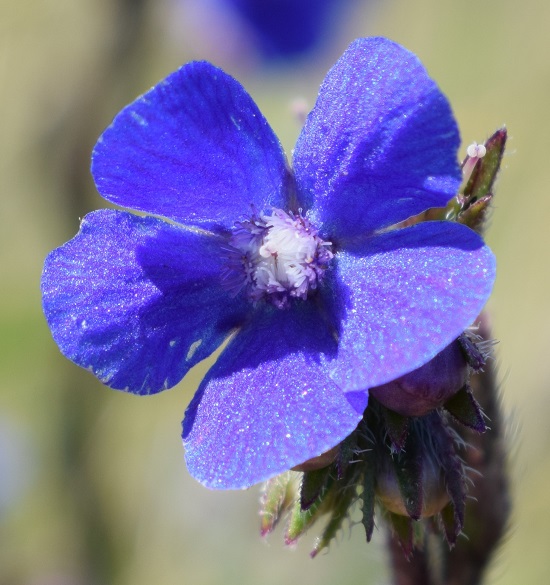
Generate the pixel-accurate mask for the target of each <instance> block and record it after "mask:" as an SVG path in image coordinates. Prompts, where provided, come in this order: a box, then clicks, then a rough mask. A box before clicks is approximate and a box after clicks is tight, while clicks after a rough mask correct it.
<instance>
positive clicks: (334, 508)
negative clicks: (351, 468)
mask: <svg viewBox="0 0 550 585" xmlns="http://www.w3.org/2000/svg"><path fill="white" fill-rule="evenodd" d="M356 499H357V488H356V485H355V483H351V484H349V485H347V486H346V487H344V488H341V487H339V489H338V494H337V495H336V496H335V497H334V499H333V500H332V502H331V506H330V509H329V515H330V516H329V520H328V523H327V525H326V526H325V529H324V530H323V533H322V534H321V536H320V538H319V539H318V540H317V542H316V543H315V547H314V548H313V550H312V551H311V553H310V556H311V558H315V557H316V556H317V555H318V554H319V553H320V552H321V551H322V550H324V549H325V548H328V546H329V544H330V543H331V541H332V540H333V539H334V538H335V537H336V535H337V533H338V531H339V530H340V528H341V527H342V524H343V522H344V520H345V519H346V518H348V517H349V514H350V512H351V507H352V505H353V503H354V502H355V500H356Z"/></svg>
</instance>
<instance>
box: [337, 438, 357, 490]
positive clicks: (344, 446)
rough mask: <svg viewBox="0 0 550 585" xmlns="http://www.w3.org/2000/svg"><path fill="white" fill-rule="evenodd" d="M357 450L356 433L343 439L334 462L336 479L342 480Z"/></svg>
mask: <svg viewBox="0 0 550 585" xmlns="http://www.w3.org/2000/svg"><path fill="white" fill-rule="evenodd" d="M356 449H357V433H352V434H351V435H350V436H349V437H347V438H345V439H344V440H343V441H342V442H341V443H340V447H339V449H338V454H337V455H336V459H335V461H334V465H335V468H336V478H337V479H342V478H343V477H344V475H345V473H346V471H347V469H348V466H349V462H350V461H352V460H353V459H354V457H353V454H354V453H355V450H356Z"/></svg>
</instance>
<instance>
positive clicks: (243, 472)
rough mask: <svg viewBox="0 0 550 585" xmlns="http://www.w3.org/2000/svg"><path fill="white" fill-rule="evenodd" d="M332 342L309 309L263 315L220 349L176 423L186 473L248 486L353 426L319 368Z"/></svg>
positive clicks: (356, 416) (354, 418)
mask: <svg viewBox="0 0 550 585" xmlns="http://www.w3.org/2000/svg"><path fill="white" fill-rule="evenodd" d="M335 352H336V342H335V339H334V337H333V335H332V333H331V332H330V331H329V329H328V328H327V326H326V325H325V324H324V323H323V322H322V320H321V319H320V316H319V314H318V313H317V311H316V310H315V307H313V306H312V304H310V303H301V304H300V305H299V306H298V307H294V308H293V309H291V310H289V311H280V310H278V309H273V310H267V311H265V312H263V313H262V314H261V315H260V316H258V318H257V319H255V321H254V322H253V323H252V324H251V325H250V326H249V327H246V328H244V329H243V330H242V331H240V332H239V333H238V334H237V336H236V337H235V338H234V339H233V340H232V342H231V343H230V344H229V345H228V346H227V348H226V349H225V351H224V352H223V354H222V355H221V356H220V358H219V359H218V361H217V362H216V364H215V365H214V367H213V368H212V369H211V370H210V372H209V374H208V375H207V377H206V378H205V380H204V381H203V383H202V385H201V387H200V388H199V391H198V392H197V394H196V396H195V398H194V399H193V401H192V402H191V404H190V405H189V408H188V409H187V412H186V414H185V420H184V423H183V438H184V444H185V448H186V460H187V466H188V468H189V471H190V473H191V475H193V476H194V477H195V478H196V479H198V480H199V481H200V482H201V483H203V484H204V485H206V486H208V487H210V488H218V489H233V488H244V487H248V486H250V485H252V484H254V483H257V482H259V481H263V480H265V479H267V478H269V477H271V476H274V475H276V474H278V473H281V472H283V471H286V470H288V469H289V468H291V467H293V466H295V465H298V464H300V463H302V462H304V461H305V460H307V459H310V458H312V457H315V456H317V455H320V454H321V453H323V452H325V451H327V450H328V449H330V448H332V447H334V446H335V445H337V444H338V443H339V442H340V441H342V440H343V439H344V438H345V437H346V436H348V435H349V434H350V433H351V432H352V431H353V430H354V429H355V427H356V426H357V424H358V422H359V421H360V420H361V417H362V413H363V410H364V408H365V405H366V404H365V402H364V401H363V402H362V403H361V405H360V410H359V411H358V410H355V409H354V408H353V407H352V405H351V404H350V402H348V401H347V400H346V398H345V397H344V394H343V393H342V392H341V390H340V389H339V388H338V386H337V385H336V384H335V383H334V382H332V381H331V380H330V379H329V377H328V375H327V372H326V371H325V370H324V367H323V359H324V358H327V357H328V356H334V355H335Z"/></svg>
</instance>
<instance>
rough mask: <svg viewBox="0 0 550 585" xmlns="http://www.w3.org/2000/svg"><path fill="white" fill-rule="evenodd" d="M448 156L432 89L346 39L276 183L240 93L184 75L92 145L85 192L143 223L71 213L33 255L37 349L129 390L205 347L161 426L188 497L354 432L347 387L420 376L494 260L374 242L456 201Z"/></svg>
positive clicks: (449, 236)
mask: <svg viewBox="0 0 550 585" xmlns="http://www.w3.org/2000/svg"><path fill="white" fill-rule="evenodd" d="M458 145H459V134H458V130H457V127H456V124H455V122H454V120H453V117H452V113H451V110H450V107H449V104H448V102H447V100H446V99H445V97H444V96H443V95H442V94H441V92H440V91H439V89H438V88H437V86H436V85H435V83H434V82H433V81H432V80H431V79H430V78H429V77H428V75H427V73H426V71H425V69H424V68H423V66H422V65H421V64H420V62H419V61H418V59H417V58H416V57H415V56H414V55H413V54H411V53H409V52H408V51H406V50H405V49H403V48H402V47H400V46H399V45H396V44H395V43H393V42H391V41H388V40H386V39H381V38H372V39H360V40H357V41H355V42H354V43H352V45H351V46H350V47H349V49H348V50H347V51H346V52H345V53H344V55H343V56H342V57H341V58H340V60H339V61H338V62H337V63H336V65H335V66H334V67H333V68H332V69H331V70H330V71H329V73H328V75H327V77H326V79H325V81H324V83H323V85H322V86H321V89H320V92H319V97H318V100H317V103H316V104H315V107H314V108H313V111H312V112H311V113H310V114H309V117H308V119H307V121H306V124H305V126H304V128H303V130H302V133H301V135H300V137H299V139H298V142H297V144H296V148H295V150H294V154H293V170H292V171H291V170H290V169H289V166H288V164H287V161H286V157H285V155H284V153H283V150H282V148H281V145H280V143H279V141H278V140H277V138H276V136H275V135H274V133H273V131H272V130H271V128H270V127H269V125H268V123H267V122H266V120H265V119H264V117H263V116H262V115H261V113H260V111H259V110H258V108H257V107H256V105H255V104H254V102H253V101H252V99H251V98H250V96H249V95H248V94H247V93H246V92H245V90H244V89H243V88H242V86H241V85H239V83H238V82H237V81H235V80H234V79H233V78H231V77H229V76H228V75H226V74H225V73H224V72H223V71H221V70H219V69H217V68H215V67H214V66H212V65H211V64H209V63H205V62H197V63H190V64H188V65H186V66H184V67H182V68H181V69H179V70H178V71H176V72H175V73H173V74H172V75H170V76H168V77H167V78H166V79H165V80H164V81H162V82H160V83H159V84H158V85H156V86H155V87H154V88H153V89H151V90H150V91H149V92H148V93H146V94H145V95H143V96H142V97H140V98H138V99H137V100H136V101H135V102H134V103H132V104H130V105H129V106H127V107H126V108H125V109H123V110H122V111H121V112H120V113H119V114H118V116H117V117H116V118H115V120H114V122H113V124H112V125H111V126H110V127H109V128H107V130H105V132H104V133H103V135H102V136H101V138H100V139H99V141H98V143H97V145H96V147H95V150H94V153H93V161H92V173H93V176H94V178H95V181H96V184H97V187H98V189H99V192H100V193H101V194H102V195H103V196H104V197H105V198H106V199H107V200H108V201H110V202H112V203H115V204H117V205H119V206H122V207H126V208H130V209H134V210H138V211H141V212H145V213H147V214H149V215H147V216H146V217H142V216H138V215H135V214H133V213H129V212H127V211H115V210H107V209H105V210H100V211H96V212H94V213H91V214H89V215H87V216H86V217H85V218H84V220H83V221H82V225H81V228H80V231H79V233H78V234H77V235H76V237H75V238H74V239H72V240H71V241H69V242H68V243H66V244H65V245H63V246H61V247H60V248H58V249H56V250H54V251H53V252H52V253H51V254H50V255H49V256H48V258H47V259H46V263H45V268H44V273H43V279H42V292H43V305H44V311H45V314H46V318H47V320H48V323H49V326H50V328H51V330H52V333H53V337H54V339H55V341H56V342H57V344H58V345H59V347H60V348H61V351H62V352H63V353H64V354H65V355H66V356H67V357H68V358H69V359H71V360H73V361H74V362H75V363H77V364H78V365H80V366H82V367H84V368H87V369H89V370H91V371H92V372H93V373H94V374H95V375H96V376H97V377H98V378H99V379H100V380H101V381H102V382H103V383H105V384H107V385H109V386H111V387H112V388H116V389H121V390H125V391H128V392H133V393H136V394H152V393H155V392H159V391H161V390H164V389H166V388H170V387H171V386H173V385H174V384H177V383H178V382H179V381H180V380H181V379H182V378H183V376H185V374H186V373H187V372H188V371H189V369H190V368H192V367H193V366H194V365H195V364H197V363H198V362H200V361H201V360H203V359H204V358H206V357H208V356H209V355H211V354H212V352H213V351H214V350H216V349H217V348H218V347H219V346H220V345H221V344H222V343H223V342H224V341H226V340H227V344H226V346H225V347H224V349H223V351H222V352H221V354H220V356H219V357H218V359H217V361H216V362H215V364H214V365H213V366H212V367H211V369H210V371H209V372H208V373H207V375H206V377H205V379H204V380H203V381H202V383H201V385H200V387H199V389H198V391H197V393H196V395H195V397H194V398H193V400H192V402H191V404H190V405H189V407H188V408H187V411H186V413H185V419H184V422H183V440H184V444H185V447H186V460H187V465H188V468H189V470H190V472H191V474H192V475H193V476H194V477H196V478H197V479H198V480H199V481H201V482H202V483H203V484H205V485H207V486H209V487H212V488H242V487H246V486H250V485H252V484H254V483H256V482H258V481H261V480H264V479H266V478H268V477H271V476H274V475H276V474H278V473H280V472H282V471H284V470H286V469H288V468H290V467H292V466H295V465H297V464H299V463H301V462H303V461H305V460H307V459H310V458H312V457H314V456H317V455H319V454H321V453H323V452H325V451H327V450H329V449H330V448H332V447H334V446H335V445H337V444H338V443H339V442H340V441H342V440H343V439H344V438H345V437H346V436H347V435H349V434H350V433H351V432H352V431H353V430H354V429H355V427H356V425H357V424H358V422H359V421H360V420H361V417H362V414H363V411H364V409H365V407H366V405H367V398H368V389H369V387H374V386H380V385H382V384H385V383H387V382H389V381H391V380H393V379H395V378H397V377H399V376H402V375H403V374H406V373H407V372H410V371H412V370H414V369H416V368H418V367H420V366H421V365H423V364H425V363H426V362H428V361H429V360H430V359H431V358H433V357H434V356H435V355H436V354H437V353H438V352H440V351H441V350H442V349H443V348H445V347H446V346H447V345H448V344H449V343H451V342H452V341H453V340H454V339H455V338H456V337H457V336H458V335H459V334H460V333H461V332H462V331H463V330H464V329H465V328H466V327H467V326H469V325H470V324H471V323H472V321H474V319H475V318H476V316H477V315H478V313H479V312H480V310H481V308H482V307H483V305H484V304H485V302H486V300H487V298H488V296H489V293H490V290H491V288H492V284H493V280H494V275H495V262H494V258H493V255H492V253H491V252H490V250H489V249H488V248H487V247H486V246H485V245H484V243H483V241H482V240H481V238H480V237H479V236H478V235H477V234H476V233H474V232H473V231H472V230H470V229H468V228H467V227H465V226H463V225H459V224H457V223H451V222H437V221H433V222H423V223H419V224H417V225H414V226H412V227H407V228H404V229H388V228H389V227H390V226H392V225H394V224H396V223H397V222H400V221H402V220H404V219H406V218H408V217H410V216H411V215H414V214H417V213H419V212H421V211H423V210H425V209H426V208H429V207H434V206H443V205H445V204H446V202H447V201H448V200H449V199H450V198H451V197H452V196H453V195H454V194H455V193H456V192H457V189H458V187H459V184H460V180H461V176H460V170H459V167H458V164H457V160H456V152H457V148H458ZM160 218H166V219H167V220H169V221H166V220H165V219H160Z"/></svg>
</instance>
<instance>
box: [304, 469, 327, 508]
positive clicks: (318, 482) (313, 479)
mask: <svg viewBox="0 0 550 585" xmlns="http://www.w3.org/2000/svg"><path fill="white" fill-rule="evenodd" d="M331 471H332V465H331V466H329V467H323V468H322V469H315V470H314V471H306V472H304V475H303V477H302V485H301V486H300V505H301V507H302V510H307V509H308V508H310V507H311V506H312V505H313V503H314V502H315V501H316V500H317V499H318V498H319V497H320V496H321V494H322V492H323V490H325V489H326V487H327V485H328V482H329V481H330V474H331Z"/></svg>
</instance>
